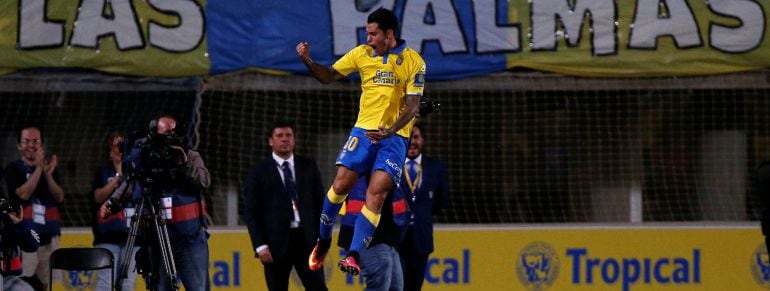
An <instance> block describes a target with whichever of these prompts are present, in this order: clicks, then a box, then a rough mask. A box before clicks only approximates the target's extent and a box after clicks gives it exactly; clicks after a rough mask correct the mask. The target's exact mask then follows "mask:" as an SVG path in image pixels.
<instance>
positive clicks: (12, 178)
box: [5, 126, 64, 289]
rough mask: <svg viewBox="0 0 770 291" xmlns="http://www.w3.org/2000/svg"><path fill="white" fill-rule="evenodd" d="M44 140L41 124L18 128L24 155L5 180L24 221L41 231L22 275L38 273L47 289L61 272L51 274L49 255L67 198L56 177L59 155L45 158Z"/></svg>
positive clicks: (55, 243)
mask: <svg viewBox="0 0 770 291" xmlns="http://www.w3.org/2000/svg"><path fill="white" fill-rule="evenodd" d="M44 141H45V140H44V136H43V132H42V130H40V128H38V127H35V126H26V127H24V128H22V129H21V130H19V135H18V137H17V142H18V144H17V146H18V149H19V152H20V153H21V159H18V160H16V161H13V162H11V163H10V164H8V166H7V167H6V170H5V180H6V182H7V185H8V192H10V193H13V194H11V195H10V197H9V200H10V201H11V202H13V203H18V204H21V206H22V207H23V209H24V210H23V214H24V220H25V222H28V223H29V224H30V225H31V227H32V229H33V230H35V232H37V233H38V234H39V235H40V245H39V248H38V250H37V251H36V252H23V253H22V257H23V258H22V262H23V264H24V266H23V270H24V274H23V276H24V277H32V276H33V275H34V276H36V277H37V278H38V279H40V281H41V282H42V284H43V289H48V285H49V284H51V283H52V282H53V281H59V279H58V277H60V275H61V274H60V272H54V273H53V276H54V278H49V277H48V275H49V272H48V259H49V257H50V256H51V253H52V252H53V251H55V250H56V249H58V248H59V241H60V237H61V217H60V215H59V206H60V205H61V204H62V202H64V190H62V188H61V187H60V186H59V183H58V182H57V181H58V180H59V179H58V178H57V177H56V176H57V174H56V173H57V172H56V166H57V164H58V162H57V161H58V158H57V156H56V155H51V156H50V158H46V151H45V143H44Z"/></svg>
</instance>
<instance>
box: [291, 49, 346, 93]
mask: <svg viewBox="0 0 770 291" xmlns="http://www.w3.org/2000/svg"><path fill="white" fill-rule="evenodd" d="M297 55H298V56H299V58H300V59H302V62H303V63H304V64H305V66H307V68H308V70H310V74H312V75H313V77H315V78H316V80H318V81H319V82H321V83H324V84H329V83H331V82H334V81H337V80H339V79H342V78H343V77H345V76H343V75H341V74H340V73H338V72H337V71H335V70H334V69H333V68H331V67H325V66H322V65H319V64H316V63H315V62H313V59H311V58H310V44H309V43H307V42H304V41H303V42H300V43H298V44H297Z"/></svg>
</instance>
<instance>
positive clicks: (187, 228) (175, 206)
mask: <svg viewBox="0 0 770 291" xmlns="http://www.w3.org/2000/svg"><path fill="white" fill-rule="evenodd" d="M176 123H177V122H176V119H174V118H173V117H171V116H168V115H161V116H160V117H158V119H156V120H154V121H153V122H152V123H151V129H150V131H151V132H150V135H151V141H149V142H150V143H160V144H161V145H162V147H165V148H161V149H162V150H163V151H164V152H166V153H171V155H172V156H173V158H171V160H173V163H171V164H174V165H173V168H171V169H164V170H167V171H168V172H169V173H168V175H170V177H167V178H163V179H156V180H157V181H156V182H155V184H156V185H153V187H151V188H154V189H157V191H159V192H162V193H142V194H143V195H158V194H161V195H163V197H169V196H170V197H171V198H172V199H171V200H172V211H171V219H169V220H166V223H167V227H168V235H169V238H170V240H171V250H172V253H173V255H174V262H175V264H176V268H177V272H178V274H179V276H178V277H179V278H180V279H181V281H182V284H184V287H185V289H186V290H190V291H200V290H209V288H210V283H209V280H208V278H209V274H208V267H209V248H208V233H207V232H206V227H207V226H208V223H207V220H206V211H205V209H206V207H205V205H204V203H203V197H202V195H203V192H202V190H203V189H205V188H208V187H209V184H210V183H211V180H210V176H209V170H208V169H206V166H205V165H204V163H203V159H202V158H201V156H200V154H199V153H198V152H197V151H195V150H192V149H185V148H183V147H182V145H181V144H163V142H162V141H164V140H172V139H173V137H175V132H174V130H175V129H176ZM156 145H157V144H156ZM161 156H163V155H161ZM142 162H143V163H146V165H144V166H151V164H154V163H147V161H142ZM147 170H152V172H159V171H155V169H147ZM148 237H152V236H151V235H148ZM148 254H149V260H150V263H151V265H152V266H153V268H154V269H155V270H162V266H163V262H162V256H161V255H160V250H159V249H158V248H157V246H156V245H152V244H151V245H150V246H149V250H148ZM155 273H157V274H159V275H160V278H157V280H155V282H148V286H151V287H154V288H152V289H153V290H170V289H172V286H170V283H169V280H168V278H167V276H168V274H165V272H163V271H160V272H155Z"/></svg>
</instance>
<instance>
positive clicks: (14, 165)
mask: <svg viewBox="0 0 770 291" xmlns="http://www.w3.org/2000/svg"><path fill="white" fill-rule="evenodd" d="M11 171H15V173H11ZM34 171H35V168H34V167H30V166H27V165H26V164H24V161H22V160H16V161H13V162H11V164H10V165H9V167H8V171H7V172H6V178H9V177H12V176H13V175H20V176H18V177H20V178H21V179H20V180H19V181H13V182H14V183H20V184H19V185H13V186H14V187H19V186H21V184H23V183H25V182H26V181H27V179H29V176H31V175H32V172H34ZM42 175H45V174H42ZM9 190H10V191H14V190H15V189H9ZM10 196H11V199H17V201H19V202H20V204H21V205H22V207H23V212H24V220H25V222H28V223H31V225H32V229H34V230H35V231H36V232H37V233H38V234H39V235H40V244H41V245H45V244H48V243H49V242H50V241H51V237H53V236H58V235H61V216H60V215H59V205H58V203H56V200H54V198H53V195H52V194H51V191H50V190H49V189H48V182H47V181H46V179H45V177H42V176H41V177H40V180H39V181H38V183H37V186H36V187H35V191H34V192H32V196H30V198H29V200H26V201H24V200H21V199H19V198H18V196H16V195H10Z"/></svg>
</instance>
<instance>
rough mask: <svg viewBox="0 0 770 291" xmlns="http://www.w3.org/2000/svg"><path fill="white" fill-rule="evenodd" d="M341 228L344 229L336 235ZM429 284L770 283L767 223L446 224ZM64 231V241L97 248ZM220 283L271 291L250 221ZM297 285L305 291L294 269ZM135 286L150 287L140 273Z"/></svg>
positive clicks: (231, 249) (223, 243)
mask: <svg viewBox="0 0 770 291" xmlns="http://www.w3.org/2000/svg"><path fill="white" fill-rule="evenodd" d="M335 236H336V234H335ZM435 236H436V240H435V245H436V251H435V252H434V253H433V254H431V255H430V258H429V260H428V266H427V270H426V272H425V274H424V275H425V285H424V288H423V289H424V290H539V291H545V290H623V291H627V290H767V288H769V287H770V260H769V259H768V253H767V250H766V248H765V246H764V238H763V237H762V235H761V233H760V230H759V226H758V225H757V226H744V227H709V226H701V227H671V226H669V227H626V228H623V227H600V226H597V227H591V226H586V227H569V228H568V227H559V226H555V227H541V228H525V227H496V228H438V229H437V230H436V232H435ZM91 240H92V237H91V234H90V233H89V232H88V231H67V230H65V231H64V234H63V236H62V247H73V246H90V245H91ZM209 249H210V264H209V275H210V279H211V284H212V289H213V290H266V289H267V288H266V285H265V281H264V273H263V269H262V265H261V263H259V261H258V259H256V258H255V257H254V251H253V250H252V248H251V242H250V240H249V236H248V234H247V233H246V230H245V229H234V230H233V229H231V230H217V229H215V230H213V231H212V235H211V239H210V240H209ZM340 257H341V251H339V249H338V248H335V247H332V250H331V251H330V255H329V256H327V258H326V260H327V266H326V267H325V269H324V271H325V272H326V273H325V276H326V281H327V285H328V286H329V290H362V289H363V287H364V285H363V283H362V282H361V278H360V276H355V277H353V276H350V275H347V274H344V273H342V272H340V271H339V270H337V269H336V268H335V267H333V266H334V265H335V264H336V262H337V261H338V260H339V259H340ZM95 276H96V274H95V273H92V272H67V273H65V274H64V276H62V277H63V278H64V282H61V283H58V284H55V287H56V289H58V290H82V289H84V288H86V289H87V288H88V287H89V286H92V284H94V282H95ZM290 280H291V282H290V289H291V290H303V289H304V288H302V285H301V282H300V280H299V278H298V277H297V275H296V273H294V272H292V275H291V278H290ZM137 282H138V284H137V290H145V288H144V283H143V282H142V280H141V279H139V280H137Z"/></svg>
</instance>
